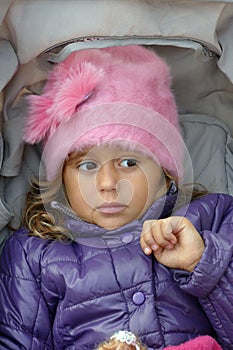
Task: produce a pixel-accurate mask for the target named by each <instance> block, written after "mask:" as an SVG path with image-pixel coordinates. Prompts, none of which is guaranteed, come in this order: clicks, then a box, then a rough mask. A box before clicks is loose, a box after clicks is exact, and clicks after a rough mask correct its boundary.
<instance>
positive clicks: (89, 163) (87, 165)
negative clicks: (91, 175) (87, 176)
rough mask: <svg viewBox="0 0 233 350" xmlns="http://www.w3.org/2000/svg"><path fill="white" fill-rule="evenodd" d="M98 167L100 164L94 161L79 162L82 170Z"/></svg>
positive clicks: (91, 169)
mask: <svg viewBox="0 0 233 350" xmlns="http://www.w3.org/2000/svg"><path fill="white" fill-rule="evenodd" d="M97 168H98V165H97V164H96V163H95V162H92V161H85V162H82V163H80V164H78V169H79V170H82V171H93V170H96V169H97Z"/></svg>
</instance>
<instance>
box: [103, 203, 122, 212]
mask: <svg viewBox="0 0 233 350" xmlns="http://www.w3.org/2000/svg"><path fill="white" fill-rule="evenodd" d="M125 208H126V205H124V204H120V203H103V204H101V205H100V206H99V207H98V208H97V211H99V212H100V213H103V214H117V213H120V212H121V211H122V210H124V209H125Z"/></svg>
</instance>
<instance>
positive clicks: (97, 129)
mask: <svg viewBox="0 0 233 350" xmlns="http://www.w3.org/2000/svg"><path fill="white" fill-rule="evenodd" d="M170 84H171V78H170V72H169V68H168V66H167V64H166V63H165V62H164V61H163V60H162V59H161V58H160V57H159V56H158V55H156V54H155V53H154V52H152V51H150V50H148V49H145V48H143V47H141V46H137V45H130V46H122V47H110V48H104V49H89V50H82V51H76V52H73V53H71V54H70V55H69V56H68V57H67V58H66V59H65V60H64V61H63V62H61V63H58V64H57V65H56V66H55V67H54V69H53V70H52V71H51V72H50V74H49V75H48V79H47V82H46V84H45V87H44V89H43V91H42V94H41V95H30V96H29V97H28V101H29V109H28V116H27V118H26V121H25V132H24V140H25V141H26V142H27V143H31V144H34V143H38V142H41V141H42V142H43V147H44V157H43V160H44V163H45V167H46V174H47V179H48V180H49V181H50V180H52V179H54V178H55V177H56V175H57V173H58V171H59V169H60V168H61V166H62V164H63V162H64V160H65V158H66V156H67V155H68V153H70V152H71V151H74V150H79V149H82V148H84V147H89V146H94V145H97V144H100V143H102V142H106V141H111V140H119V139H121V140H126V141H128V142H134V143H136V144H139V145H141V146H142V147H143V148H144V149H145V150H146V151H148V153H149V154H150V155H152V156H154V158H155V159H156V161H158V162H159V163H160V164H161V166H162V167H164V168H166V169H167V170H168V171H170V172H171V174H173V175H174V176H176V177H179V176H180V175H181V174H182V148H183V141H182V139H181V136H180V134H179V125H178V117H177V108H176V104H175V100H174V96H173V94H172V92H171V89H170ZM51 159H52V161H51Z"/></svg>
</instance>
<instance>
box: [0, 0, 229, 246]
mask: <svg viewBox="0 0 233 350" xmlns="http://www.w3.org/2000/svg"><path fill="white" fill-rule="evenodd" d="M0 23H1V26H0V71H1V74H0V87H1V95H0V107H1V124H0V125H1V134H0V162H1V163H0V164H1V170H0V231H1V233H0V246H1V244H3V242H4V241H5V239H6V237H7V236H8V235H10V234H11V233H12V231H13V229H17V228H19V226H20V218H21V215H22V210H23V207H24V201H25V194H26V192H27V190H28V188H29V186H30V179H31V177H32V176H34V175H35V176H36V175H37V174H38V169H39V166H40V148H39V146H37V147H32V146H26V147H25V145H24V144H23V142H22V128H23V122H24V117H25V111H26V107H27V106H26V103H25V99H24V97H25V95H26V94H29V93H40V91H41V89H42V87H43V84H44V82H45V80H46V77H47V74H48V72H49V70H50V69H51V68H52V67H53V65H54V64H56V63H57V62H60V61H62V60H63V59H64V58H65V57H67V56H68V55H69V54H70V53H71V52H72V51H74V50H80V49H86V48H94V47H98V48H99V47H106V46H112V45H130V44H141V45H146V46H148V47H150V48H151V49H153V50H155V51H156V52H158V54H160V55H161V56H162V57H164V58H165V59H166V60H167V62H168V64H169V65H170V67H171V72H172V76H173V91H174V94H175V96H176V100H177V104H178V108H179V113H180V121H181V132H182V135H183V137H184V140H185V143H186V145H187V148H188V150H189V153H190V156H191V160H192V165H193V169H191V170H192V171H193V174H194V181H196V182H200V183H202V184H204V185H205V186H206V187H207V188H208V189H209V190H210V191H212V192H214V191H215V192H216V191H217V192H224V193H230V194H233V139H232V135H233V63H232V62H233V59H232V58H233V45H232V37H233V2H232V1H197V0H195V1H188V0H186V1H183V0H182V1H181V0H178V1H173V0H164V1H159V0H157V1H156V0H150V1H148V0H135V1H133V2H132V1H131V0H108V1H107V2H106V1H105V0H77V1H71V0H66V1H60V0H30V1H28V0H15V1H10V0H9V1H7V0H4V1H1V4H0ZM185 164H186V162H184V165H185ZM189 171H190V169H186V176H185V177H184V179H183V182H184V183H185V181H186V179H188V178H189Z"/></svg>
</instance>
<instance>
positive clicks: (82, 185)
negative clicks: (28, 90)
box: [0, 46, 233, 350]
mask: <svg viewBox="0 0 233 350" xmlns="http://www.w3.org/2000/svg"><path fill="white" fill-rule="evenodd" d="M28 102H29V109H28V115H27V116H26V118H25V133H24V140H25V141H26V142H28V143H31V144H34V143H38V142H41V145H42V162H43V165H44V167H45V174H44V172H43V171H41V173H40V174H39V177H38V179H37V180H36V181H34V182H33V183H32V187H31V190H30V192H29V194H28V197H27V205H26V208H25V216H24V220H23V226H22V229H21V230H19V231H18V232H16V233H15V234H13V235H12V236H11V237H10V238H9V239H8V240H7V242H6V244H5V247H4V249H3V252H2V254H1V259H0V309H1V312H0V334H1V337H0V348H1V350H4V349H11V350H18V349H27V350H37V349H56V350H57V349H78V350H85V349H86V350H87V349H90V350H93V349H94V348H95V347H96V346H97V344H100V343H101V342H103V341H104V340H105V339H107V338H108V337H110V336H111V335H112V334H114V333H115V332H116V331H117V330H119V329H122V330H125V331H131V332H134V333H135V334H137V335H138V336H139V337H140V339H141V341H142V342H143V344H145V345H146V346H147V347H148V349H163V348H164V347H166V346H168V345H169V346H170V345H178V344H181V343H184V342H186V341H188V340H190V339H193V338H196V337H197V336H200V335H208V336H212V337H214V338H215V339H217V340H218V342H219V343H220V344H221V346H222V347H223V349H233V346H232V344H233V306H232V305H233V288H232V278H233V260H232V252H233V200H232V197H231V196H228V195H223V194H208V195H206V193H204V192H203V193H198V198H197V196H196V195H195V193H193V194H192V200H191V197H190V196H189V193H187V192H185V191H183V190H181V189H180V181H181V179H182V176H183V167H182V162H183V154H184V152H185V147H184V145H183V141H182V138H181V136H180V133H179V125H178V118H177V108H176V104H175V101H174V97H173V94H172V92H171V89H170V74H169V69H168V67H167V65H166V64H165V62H164V61H163V60H161V59H160V58H159V57H158V56H157V55H156V54H155V53H153V52H152V51H149V50H147V49H145V48H143V47H140V46H125V47H112V48H106V49H91V50H84V51H79V52H74V53H72V54H70V56H69V57H67V58H66V59H65V60H64V61H63V62H61V63H59V64H57V65H56V66H55V67H54V69H53V70H52V72H51V73H50V74H49V76H48V80H47V82H46V84H45V87H44V89H43V91H42V94H41V95H31V96H29V97H28ZM186 159H187V157H186ZM42 170H43V168H42ZM44 175H45V178H44ZM45 180H46V181H45ZM181 201H183V204H185V205H183V206H181Z"/></svg>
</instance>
